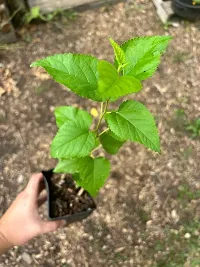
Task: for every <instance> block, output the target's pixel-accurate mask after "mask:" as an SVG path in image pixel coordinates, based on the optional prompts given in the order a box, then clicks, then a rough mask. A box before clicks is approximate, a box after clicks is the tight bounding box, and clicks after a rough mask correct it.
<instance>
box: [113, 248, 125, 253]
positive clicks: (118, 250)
mask: <svg viewBox="0 0 200 267" xmlns="http://www.w3.org/2000/svg"><path fill="white" fill-rule="evenodd" d="M124 250H125V247H119V248H117V249H115V253H120V252H122V251H124Z"/></svg>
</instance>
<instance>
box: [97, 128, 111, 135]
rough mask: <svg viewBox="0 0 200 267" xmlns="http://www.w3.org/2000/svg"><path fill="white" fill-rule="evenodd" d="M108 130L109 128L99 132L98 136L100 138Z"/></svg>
mask: <svg viewBox="0 0 200 267" xmlns="http://www.w3.org/2000/svg"><path fill="white" fill-rule="evenodd" d="M108 130H109V128H107V129H105V130H104V131H103V132H101V133H100V134H99V136H101V135H102V134H104V133H106V132H107V131H108Z"/></svg>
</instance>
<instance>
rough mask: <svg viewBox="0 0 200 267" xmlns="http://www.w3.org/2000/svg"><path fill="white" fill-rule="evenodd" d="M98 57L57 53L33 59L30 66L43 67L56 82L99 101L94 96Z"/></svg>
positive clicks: (96, 83)
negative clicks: (36, 59)
mask: <svg viewBox="0 0 200 267" xmlns="http://www.w3.org/2000/svg"><path fill="white" fill-rule="evenodd" d="M97 65H98V59H97V58H95V57H92V56H89V55H78V54H57V55H53V56H49V57H47V58H44V59H41V60H38V61H35V62H33V63H32V64H31V67H36V66H40V67H43V68H44V69H45V70H46V71H47V72H48V73H49V74H50V75H51V76H52V77H53V79H54V80H55V81H56V82H59V83H61V84H64V85H65V86H67V87H68V88H69V89H71V90H72V91H73V92H74V93H76V94H78V95H80V96H82V97H86V98H90V99H92V100H95V101H101V99H98V97H97V96H96V89H97V86H98V82H97V78H98V70H97Z"/></svg>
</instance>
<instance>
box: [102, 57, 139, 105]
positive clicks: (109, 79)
mask: <svg viewBox="0 0 200 267" xmlns="http://www.w3.org/2000/svg"><path fill="white" fill-rule="evenodd" d="M98 71H99V82H98V93H97V95H98V96H99V98H101V99H102V101H106V100H110V101H115V100H116V99H117V98H119V97H121V96H125V95H127V94H130V93H136V92H138V91H139V90H140V89H141V88H142V84H141V83H140V81H139V80H137V79H135V78H134V77H131V76H119V74H118V72H117V70H116V69H115V67H114V66H113V65H112V64H110V63H109V62H107V61H105V60H101V61H99V64H98Z"/></svg>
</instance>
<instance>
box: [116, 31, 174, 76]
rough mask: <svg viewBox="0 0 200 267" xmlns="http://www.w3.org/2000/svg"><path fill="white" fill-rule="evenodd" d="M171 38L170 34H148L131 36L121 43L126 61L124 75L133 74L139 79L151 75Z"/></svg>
mask: <svg viewBox="0 0 200 267" xmlns="http://www.w3.org/2000/svg"><path fill="white" fill-rule="evenodd" d="M171 39H172V37H170V36H149V37H137V38H133V39H131V40H129V41H127V42H125V43H123V44H122V45H121V48H122V49H123V51H124V53H125V57H126V63H127V65H126V66H125V67H124V75H131V76H134V77H135V78H137V79H138V80H140V81H141V80H145V79H147V78H149V77H150V76H152V74H153V73H154V72H155V71H156V69H157V67H158V65H159V64H160V57H161V54H162V53H164V51H165V50H166V48H167V45H168V43H169V41H170V40H171Z"/></svg>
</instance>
